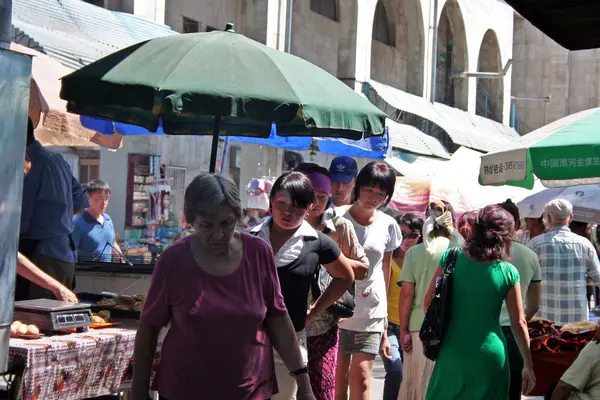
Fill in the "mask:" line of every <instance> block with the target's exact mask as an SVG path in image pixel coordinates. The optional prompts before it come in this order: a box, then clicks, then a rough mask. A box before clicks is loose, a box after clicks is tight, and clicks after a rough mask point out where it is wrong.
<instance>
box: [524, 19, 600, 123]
mask: <svg viewBox="0 0 600 400" xmlns="http://www.w3.org/2000/svg"><path fill="white" fill-rule="evenodd" d="M514 27H515V29H514V48H513V54H514V64H513V81H512V95H513V97H514V98H513V110H514V123H515V128H516V129H517V131H519V133H520V134H526V133H529V132H531V131H532V130H535V129H537V128H539V127H542V126H544V125H546V124H549V123H550V122H553V121H555V120H557V119H560V118H562V117H565V116H567V115H569V114H573V113H576V112H578V111H582V110H586V109H589V108H594V107H598V106H599V105H600V49H594V50H582V51H569V50H567V49H565V48H564V47H562V46H560V45H559V44H557V43H556V42H555V41H553V40H552V39H550V38H549V37H548V36H546V35H545V34H543V33H542V32H541V31H540V30H539V29H537V28H536V27H534V26H533V25H531V23H529V21H527V20H525V19H524V18H523V17H521V16H519V15H517V14H515V16H514Z"/></svg>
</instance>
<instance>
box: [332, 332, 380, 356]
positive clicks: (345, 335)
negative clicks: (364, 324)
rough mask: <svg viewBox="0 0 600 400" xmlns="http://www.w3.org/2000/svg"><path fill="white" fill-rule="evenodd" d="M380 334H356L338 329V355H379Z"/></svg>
mask: <svg viewBox="0 0 600 400" xmlns="http://www.w3.org/2000/svg"><path fill="white" fill-rule="evenodd" d="M381 337H382V333H381V332H356V331H349V330H346V329H340V348H339V350H338V351H339V352H340V353H367V354H374V355H377V354H379V347H380V345H381Z"/></svg>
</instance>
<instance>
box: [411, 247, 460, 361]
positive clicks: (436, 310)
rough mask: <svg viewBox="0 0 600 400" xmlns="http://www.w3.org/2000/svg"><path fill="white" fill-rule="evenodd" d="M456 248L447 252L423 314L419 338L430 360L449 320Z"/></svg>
mask: <svg viewBox="0 0 600 400" xmlns="http://www.w3.org/2000/svg"><path fill="white" fill-rule="evenodd" d="M458 251H459V249H458V248H456V247H455V248H453V249H452V250H450V253H449V254H448V258H447V259H446V263H445V265H444V273H443V274H442V275H441V276H439V277H438V278H437V282H436V285H435V291H434V293H433V299H432V300H431V304H430V305H429V308H428V309H427V313H426V314H425V319H424V320H423V325H422V326H421V331H420V332H419V338H420V339H421V342H423V353H424V354H425V357H427V358H428V359H430V360H434V361H435V360H436V359H437V357H438V354H439V352H440V348H441V346H442V342H443V339H444V333H446V328H447V327H448V322H449V321H450V310H451V307H452V279H453V275H454V269H455V267H456V258H457V256H458Z"/></svg>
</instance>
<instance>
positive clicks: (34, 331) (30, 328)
mask: <svg viewBox="0 0 600 400" xmlns="http://www.w3.org/2000/svg"><path fill="white" fill-rule="evenodd" d="M27 334H28V335H39V334H40V328H38V327H37V326H35V325H27Z"/></svg>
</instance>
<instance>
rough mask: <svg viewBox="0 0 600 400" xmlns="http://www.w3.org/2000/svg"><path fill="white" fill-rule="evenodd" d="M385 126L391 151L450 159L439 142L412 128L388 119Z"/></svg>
mask: <svg viewBox="0 0 600 400" xmlns="http://www.w3.org/2000/svg"><path fill="white" fill-rule="evenodd" d="M385 125H386V127H387V128H388V133H389V135H390V145H391V146H392V148H393V149H398V150H404V151H409V152H411V153H416V154H422V155H426V156H434V157H440V158H446V159H448V158H450V153H448V151H447V150H446V149H445V148H444V146H443V145H442V143H440V141H439V140H437V139H436V138H434V137H433V136H429V135H427V134H426V133H423V132H421V131H420V130H418V129H417V128H415V127H414V126H411V125H407V124H400V123H398V122H395V121H392V120H391V119H389V118H388V119H387V120H386V121H385Z"/></svg>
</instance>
